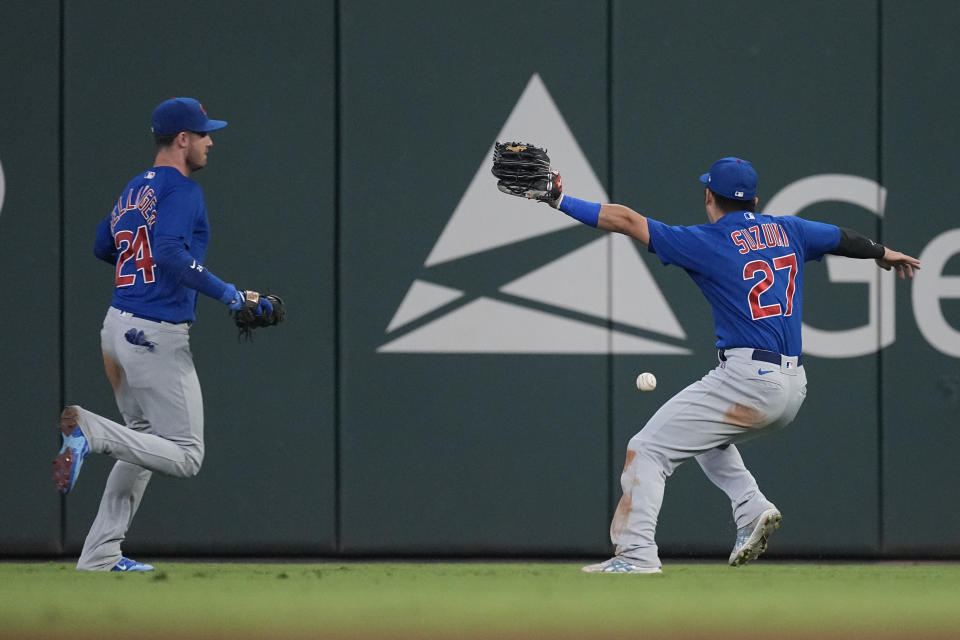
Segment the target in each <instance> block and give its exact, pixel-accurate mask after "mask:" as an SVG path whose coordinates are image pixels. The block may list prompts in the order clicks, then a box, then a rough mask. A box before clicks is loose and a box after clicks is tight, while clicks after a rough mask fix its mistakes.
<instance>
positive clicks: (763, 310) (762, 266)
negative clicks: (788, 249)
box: [743, 253, 797, 320]
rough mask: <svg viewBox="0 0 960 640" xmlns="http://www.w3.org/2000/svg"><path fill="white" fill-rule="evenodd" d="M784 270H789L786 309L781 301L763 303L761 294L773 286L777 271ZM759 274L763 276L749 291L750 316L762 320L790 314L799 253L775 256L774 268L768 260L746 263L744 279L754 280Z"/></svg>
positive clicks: (787, 274) (795, 285)
mask: <svg viewBox="0 0 960 640" xmlns="http://www.w3.org/2000/svg"><path fill="white" fill-rule="evenodd" d="M784 270H785V271H786V272H787V273H786V274H785V275H786V276H787V291H786V294H785V298H786V307H787V308H786V310H784V308H783V307H782V306H781V305H780V303H779V302H777V303H776V304H763V303H762V302H761V301H760V296H761V295H763V293H764V292H765V291H766V290H767V289H769V288H770V287H772V286H773V283H774V281H775V280H776V273H775V272H777V271H784ZM758 274H759V275H762V276H763V278H762V279H760V280H759V281H757V283H756V284H755V285H753V286H752V287H750V292H749V293H747V301H748V302H749V303H750V316H751V317H752V318H753V319H754V320H760V319H762V318H769V317H771V316H781V315H782V316H789V315H790V314H792V313H793V294H794V293H795V292H796V290H797V283H796V279H797V254H795V253H788V254H787V255H785V256H780V257H779V258H774V259H773V269H771V268H770V264H769V263H768V262H767V261H766V260H751V261H750V262H748V263H747V264H745V265H744V267H743V279H744V280H754V279H755V278H756V277H757V275H758Z"/></svg>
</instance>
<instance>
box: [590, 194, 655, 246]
mask: <svg viewBox="0 0 960 640" xmlns="http://www.w3.org/2000/svg"><path fill="white" fill-rule="evenodd" d="M597 228H599V229H603V230H604V231H616V232H617V233H622V234H624V235H627V236H630V237H631V238H633V239H634V240H639V241H640V242H642V243H643V244H650V229H649V228H648V226H647V219H646V217H644V216H642V215H640V214H639V213H637V212H636V211H634V210H633V209H631V208H630V207H626V206H624V205H622V204H604V205H600V218H599V220H598V222H597Z"/></svg>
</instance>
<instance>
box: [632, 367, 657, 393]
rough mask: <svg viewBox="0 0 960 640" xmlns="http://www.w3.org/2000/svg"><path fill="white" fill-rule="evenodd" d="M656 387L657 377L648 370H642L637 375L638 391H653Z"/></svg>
mask: <svg viewBox="0 0 960 640" xmlns="http://www.w3.org/2000/svg"><path fill="white" fill-rule="evenodd" d="M656 388H657V377H656V376H655V375H653V374H652V373H650V372H649V371H644V372H643V373H641V374H640V375H638V376H637V389H640V391H653V390H654V389H656Z"/></svg>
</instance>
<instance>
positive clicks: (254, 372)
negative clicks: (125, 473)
mask: <svg viewBox="0 0 960 640" xmlns="http://www.w3.org/2000/svg"><path fill="white" fill-rule="evenodd" d="M164 7H165V8H164V11H163V12H162V14H161V13H156V12H154V13H151V14H150V15H145V14H144V13H143V9H142V7H139V6H138V5H137V4H136V3H106V2H93V1H88V2H56V1H52V0H42V1H41V0H30V1H27V0H12V1H10V2H5V3H3V4H2V5H0V36H2V38H3V42H4V43H5V46H4V53H3V54H2V56H0V72H2V73H3V76H4V77H5V78H7V79H8V82H7V86H8V90H7V91H4V92H3V93H2V95H0V114H2V115H3V116H4V120H5V122H6V126H4V127H0V171H2V173H0V249H2V250H0V274H2V275H3V282H4V284H5V290H6V291H7V292H8V297H9V299H10V300H12V301H15V303H14V302H11V303H10V304H9V305H8V308H7V312H6V313H5V314H3V316H4V320H3V321H2V322H3V331H0V353H2V354H4V357H5V361H6V363H7V366H6V367H4V372H3V374H2V376H3V378H2V385H0V389H2V396H0V398H2V400H0V402H2V408H3V412H2V415H3V418H2V422H3V434H4V436H5V439H4V440H5V446H4V448H3V454H2V459H3V461H4V468H5V469H6V472H5V475H4V480H5V481H4V482H3V483H0V505H2V506H3V510H2V513H3V516H2V517H0V555H7V556H16V555H56V554H61V553H62V554H66V555H74V554H76V553H77V552H78V551H79V547H80V545H81V544H82V541H83V536H84V535H85V532H86V529H87V528H88V527H89V524H90V522H91V521H92V518H93V516H94V514H95V512H96V507H97V502H98V500H99V497H100V492H101V490H102V487H103V483H104V481H105V478H106V474H107V472H108V471H109V467H110V464H111V461H110V460H109V459H106V458H102V457H100V456H93V457H91V458H89V459H88V461H87V462H86V464H85V466H84V470H83V476H82V478H81V480H80V483H79V484H78V486H77V489H76V490H75V491H74V492H73V493H72V494H71V495H70V496H69V498H68V499H66V500H61V498H60V497H59V495H58V494H57V493H56V492H55V491H54V490H53V488H52V486H51V483H50V481H49V472H50V468H49V461H50V459H51V458H52V455H53V453H54V451H55V449H56V447H57V443H58V440H59V438H58V436H57V433H56V431H55V429H54V424H55V420H56V416H57V415H58V413H59V410H60V407H61V405H62V404H64V403H79V404H82V405H83V406H85V407H87V408H88V409H91V410H94V411H97V412H100V413H102V414H104V415H108V416H116V415H117V411H116V407H115V405H114V403H113V398H112V394H111V393H110V388H109V385H108V383H107V381H106V379H105V377H104V375H103V373H102V365H101V357H100V354H99V327H100V323H101V321H102V317H103V314H104V312H105V309H106V306H107V304H108V303H109V300H110V296H111V278H112V274H111V269H110V267H109V266H107V265H104V264H102V263H100V262H98V261H97V260H96V259H95V258H94V257H93V255H92V243H93V233H94V229H95V227H96V224H97V222H98V221H99V219H100V218H101V217H102V216H103V215H105V214H106V213H107V212H108V211H109V208H110V206H111V205H112V201H113V200H114V199H115V198H116V196H117V194H118V192H119V190H120V189H121V188H122V186H123V184H125V182H126V181H127V180H128V179H129V178H130V177H131V176H132V175H133V174H134V173H135V172H136V171H138V170H140V169H141V168H143V167H145V166H146V165H147V164H149V162H150V160H151V157H152V155H151V154H152V142H151V140H150V136H149V131H148V120H149V114H150V111H151V109H152V108H153V106H155V104H156V103H157V102H159V101H161V100H163V99H165V98H167V97H170V96H172V95H191V96H195V97H198V98H199V99H201V100H202V101H203V103H204V104H205V105H206V107H207V108H208V110H209V111H210V113H211V115H212V117H215V118H222V119H225V120H228V121H229V122H230V126H229V127H228V128H227V129H226V130H224V131H222V132H219V133H217V134H215V136H214V141H215V145H214V147H213V149H212V150H211V154H210V164H209V167H208V168H207V169H206V170H204V171H203V172H202V173H201V174H197V176H196V177H197V180H198V182H200V183H201V185H202V186H203V187H204V190H205V193H206V199H207V206H208V210H209V212H210V219H211V227H212V243H211V248H210V251H209V254H208V260H207V264H208V266H209V267H210V268H211V269H212V270H213V271H214V272H215V273H217V274H218V275H220V276H221V277H223V278H225V279H227V280H229V281H232V282H236V283H237V284H238V285H240V286H243V287H256V288H261V289H265V290H275V291H278V292H280V293H282V294H283V295H284V297H285V298H286V299H287V302H288V304H289V309H290V315H289V319H288V322H287V323H286V324H285V325H283V326H281V327H279V328H276V329H269V330H266V331H264V332H263V333H261V334H258V335H257V337H256V341H255V342H253V343H251V344H238V342H237V340H236V336H235V333H234V330H233V327H232V324H231V321H230V318H229V317H228V315H227V313H226V311H225V310H224V309H223V307H222V305H220V304H219V303H217V302H214V301H212V300H209V299H206V298H204V299H202V300H201V301H200V303H199V307H198V319H199V320H198V322H197V324H196V325H195V326H194V327H193V329H192V330H191V335H192V349H193V353H194V357H195V361H196V364H197V369H198V373H199V375H200V379H201V384H202V386H203V391H204V402H205V414H206V443H207V454H206V459H205V461H204V467H203V470H202V472H201V474H200V475H199V476H198V477H197V478H193V479H190V480H174V479H168V478H161V477H155V478H154V480H153V481H152V482H151V485H150V487H149V489H148V491H147V494H146V498H145V500H144V502H143V505H142V507H141V509H140V513H139V514H138V516H137V519H136V521H135V523H134V526H133V528H132V529H131V531H130V533H129V537H128V542H127V544H126V546H125V549H126V550H127V551H129V552H131V553H142V554H162V553H173V554H199V555H206V554H213V555H217V554H312V555H324V556H326V555H330V556H332V555H357V556H364V555H437V554H443V555H488V554H492V555H578V556H585V555H597V556H600V555H603V554H605V553H607V552H608V551H609V541H608V537H607V527H608V523H609V517H610V514H611V513H612V510H613V507H614V505H615V504H616V501H617V500H618V498H619V472H620V468H621V467H622V463H623V462H622V461H623V455H624V450H625V447H626V443H627V441H628V440H629V438H630V437H631V436H632V435H633V433H635V432H636V431H637V430H638V429H639V428H640V427H641V426H642V425H643V423H644V421H645V420H646V418H647V417H649V416H650V415H651V414H652V412H653V411H655V410H656V408H657V407H658V406H659V405H660V404H661V403H662V402H663V401H665V400H666V399H667V398H668V397H669V395H670V394H672V393H674V392H676V391H679V390H680V389H681V388H683V387H684V386H685V385H686V384H688V383H689V382H691V381H692V380H694V379H696V378H697V377H699V376H701V375H703V374H704V373H705V372H706V371H707V370H708V369H709V368H710V367H712V366H713V365H714V363H715V354H714V350H713V347H712V345H713V342H714V340H713V339H712V319H711V317H710V313H709V308H708V306H707V304H706V302H705V301H704V300H703V299H702V297H701V296H700V295H699V293H698V291H697V289H696V287H695V286H694V285H693V283H692V281H691V280H690V279H689V278H688V277H687V276H686V274H684V273H683V272H682V271H681V270H679V269H676V268H673V267H663V266H661V265H660V263H659V261H658V260H657V259H656V258H655V257H654V256H651V255H650V254H648V253H647V252H646V251H645V248H644V247H642V246H641V245H638V244H636V243H633V242H632V241H629V240H628V239H626V238H624V237H622V236H617V237H614V236H609V235H604V234H603V233H602V232H598V231H595V230H591V229H588V228H586V227H583V226H580V225H578V224H576V223H574V222H572V221H570V220H568V219H566V218H565V217H564V216H562V215H559V214H557V213H556V212H553V211H550V210H549V209H547V208H546V207H542V206H536V205H533V204H531V203H525V202H521V201H519V200H514V199H508V198H507V197H506V196H503V195H501V194H500V193H499V192H497V191H496V189H495V186H494V180H493V178H492V176H490V175H489V156H490V149H491V146H492V144H493V142H494V140H496V139H498V138H499V139H503V138H522V139H527V140H530V141H533V142H537V143H540V144H543V145H545V146H546V147H548V149H549V150H550V152H551V156H552V158H553V160H554V163H555V165H556V166H557V167H559V168H560V169H561V170H562V171H563V174H564V182H565V184H566V189H567V190H568V192H570V193H572V194H575V195H578V196H580V197H585V198H588V199H597V200H611V201H616V202H623V203H625V204H629V205H631V206H633V207H634V208H636V209H637V210H639V211H641V212H643V213H645V214H647V215H650V216H651V217H654V218H657V219H660V220H663V221H668V222H671V223H674V224H697V223H700V222H702V221H704V220H705V217H704V214H703V206H702V198H703V194H702V189H701V187H700V185H699V183H697V181H696V178H697V176H699V174H700V173H702V172H703V171H705V170H706V169H707V168H708V167H709V165H710V163H711V162H712V161H713V160H714V159H715V158H717V157H720V156H724V155H740V156H743V157H747V158H750V159H751V160H753V162H754V163H755V165H756V166H757V168H758V170H759V173H760V194H759V195H760V199H761V207H762V208H765V211H766V212H770V213H778V214H799V215H803V216H804V217H812V218H816V219H820V220H824V221H828V222H832V223H835V224H842V225H845V226H850V227H855V228H857V229H860V230H861V231H863V232H865V233H869V234H870V235H872V236H874V237H876V238H878V239H879V240H880V241H881V242H884V243H888V244H890V245H891V246H893V247H895V248H898V249H901V250H903V251H905V252H907V253H910V254H912V255H914V256H918V257H920V258H921V260H922V262H923V264H924V269H923V271H921V273H920V276H919V277H918V278H917V279H916V280H914V281H912V282H900V281H895V280H894V279H893V278H892V277H888V276H889V274H883V273H880V272H879V270H877V269H875V268H874V267H873V266H872V264H871V263H869V262H858V261H851V260H846V259H842V258H827V259H826V260H825V261H824V262H823V263H820V264H813V265H811V266H810V267H809V269H808V270H807V287H806V296H805V321H806V324H807V327H806V330H805V338H804V339H805V356H804V357H805V363H806V367H807V375H808V378H809V386H808V391H809V395H808V398H807V401H806V403H805V405H804V407H803V409H802V410H801V413H800V415H799V417H798V418H797V420H796V422H795V423H794V424H793V425H791V426H790V427H789V428H787V429H786V430H784V431H782V432H780V433H777V434H775V435H773V436H771V437H769V438H763V439H760V440H759V441H754V442H751V443H748V444H746V445H744V446H743V447H742V449H741V451H742V453H743V456H744V458H745V460H746V462H747V464H748V466H749V467H750V468H751V469H752V470H753V471H754V473H755V475H756V476H757V478H758V480H759V482H760V484H761V487H762V488H763V489H764V491H765V492H766V494H767V495H768V497H769V498H771V499H772V500H773V501H775V502H776V503H777V505H778V506H779V507H780V508H781V510H782V511H783V513H784V521H785V526H784V528H783V530H782V532H781V533H779V534H778V537H777V542H776V545H775V547H774V548H773V549H772V550H771V553H776V554H781V555H795V556H809V557H817V556H856V557H901V556H913V557H945V556H952V557H956V556H960V538H958V536H957V535H956V532H957V531H958V530H960V513H958V512H957V510H956V509H953V508H952V505H954V504H956V503H957V502H958V500H960V467H958V465H957V464H956V463H955V456H956V454H955V452H956V451H957V450H958V447H960V430H958V428H957V427H958V423H957V417H956V416H957V413H958V409H960V302H958V298H960V284H958V283H960V279H958V276H960V257H958V254H960V221H958V218H957V216H956V215H955V213H954V211H953V206H952V205H953V203H952V200H953V198H952V196H953V193H954V192H955V183H956V177H955V173H956V172H955V171H954V170H953V167H954V165H955V162H954V155H955V153H956V152H955V149H956V148H957V146H958V144H957V143H958V142H960V135H958V127H957V125H956V123H955V113H956V111H957V101H958V98H960V89H958V88H957V86H956V82H955V79H956V77H957V72H958V70H960V62H958V61H960V51H958V48H960V45H958V44H957V41H956V38H955V35H954V33H953V27H952V25H954V24H956V23H957V22H958V20H960V5H958V4H957V3H954V2H949V1H940V2H937V1H933V0H930V1H924V2H913V3H905V2H893V1H892V0H891V1H878V0H869V1H868V0H849V1H847V2H843V3H833V2H825V1H824V2H813V1H805V2H798V3H791V4H790V5H789V6H786V5H784V6H778V7H773V8H772V7H771V6H770V5H769V3H764V2H759V1H746V2H738V3H736V7H737V8H736V10H735V11H731V9H730V5H729V3H698V2H694V1H693V0H689V1H680V2H675V3H672V4H670V5H669V6H661V5H657V6H654V5H652V4H649V3H640V2H616V1H613V2H596V3H589V4H588V3H580V2H527V3H522V5H518V3H515V2H506V1H505V0H504V1H497V2H485V3H465V2H458V3H451V2H440V1H439V0H438V1H436V2H432V1H426V0H424V1H417V2H414V3H408V4H396V5H393V4H388V3H382V2H373V1H371V0H351V1H350V2H335V1H328V2H304V1H299V2H297V1H293V0H277V1H274V2H270V3H266V2H247V3H241V4H237V3H235V2H228V1H227V0H208V1H206V2H203V3H196V2H186V1H185V0H172V1H171V2H167V3H165V5H164ZM518 25H522V28H520V27H518ZM521 33H522V36H521V35H519V34H521ZM524 52H526V53H524ZM641 371H652V372H654V373H656V375H657V377H658V379H659V386H658V388H657V390H656V391H655V392H653V393H646V394H640V393H638V392H637V391H636V389H635V388H634V386H633V381H634V378H635V377H636V375H637V374H638V373H639V372H641ZM928 523H936V525H935V526H927V525H928ZM733 529H734V528H733V524H732V522H731V521H730V516H729V505H728V504H727V501H726V498H725V497H724V496H723V494H721V493H720V492H719V491H717V490H716V489H714V488H713V487H712V485H710V484H709V483H708V482H707V481H706V480H705V479H704V477H703V476H702V474H701V473H700V471H699V468H698V467H697V465H695V464H692V463H691V464H687V465H683V466H682V467H680V469H679V470H678V471H677V473H675V474H674V476H673V477H672V478H671V479H670V480H669V481H668V485H667V491H666V496H665V501H664V507H663V511H662V515H661V522H660V526H659V529H658V543H659V544H660V547H661V551H662V553H663V554H664V555H670V556H684V555H701V554H718V555H719V554H724V553H726V552H727V551H728V550H729V544H730V542H731V539H732V536H733V532H734V531H733Z"/></svg>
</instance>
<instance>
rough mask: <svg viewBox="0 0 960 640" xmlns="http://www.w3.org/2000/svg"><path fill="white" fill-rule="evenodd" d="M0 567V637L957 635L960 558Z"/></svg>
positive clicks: (899, 636) (14, 564) (958, 628)
mask: <svg viewBox="0 0 960 640" xmlns="http://www.w3.org/2000/svg"><path fill="white" fill-rule="evenodd" d="M157 566H158V571H156V572H154V573H149V574H118V573H83V572H78V571H75V570H74V568H73V564H72V563H71V564H67V563H60V562H56V563H54V562H48V563H12V562H9V563H0V638H22V637H33V638H102V637H134V636H137V637H146V638H313V637H317V638H320V637H326V638H358V639H365V638H628V637H629V638H638V637H642V638H683V639H692V638H714V639H715V638H734V637H736V638H759V637H770V638H958V637H960V566H958V565H955V564H945V565H935V564H859V565H857V564H783V563H777V562H767V563H764V562H758V563H755V564H752V565H749V566H747V567H741V568H737V569H733V568H730V567H727V566H726V565H724V564H722V563H721V562H711V563H704V564H679V563H678V564H674V563H669V562H668V563H667V564H666V566H665V572H664V574H663V575H596V574H583V573H581V572H580V570H579V569H580V564H572V563H519V562H502V563H479V562H462V563H450V562H443V563H440V562H437V563H426V562H404V563H373V562H370V563H368V562H349V563H348V562H310V563H293V562H291V563H283V564H252V563H237V562H234V563H193V562H157Z"/></svg>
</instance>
